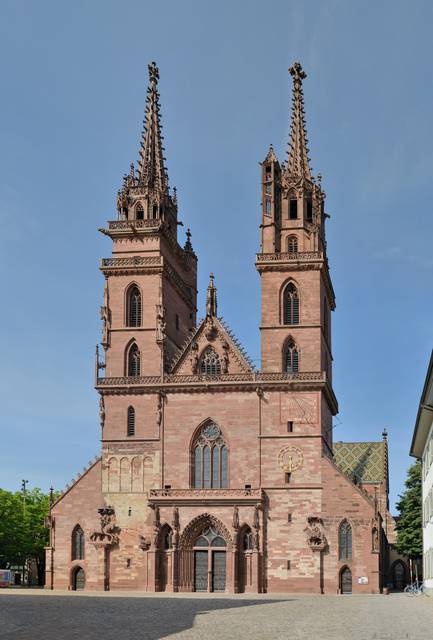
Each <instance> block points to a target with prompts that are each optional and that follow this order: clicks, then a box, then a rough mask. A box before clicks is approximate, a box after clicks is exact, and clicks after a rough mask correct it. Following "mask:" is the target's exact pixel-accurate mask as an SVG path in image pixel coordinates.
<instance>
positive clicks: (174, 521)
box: [171, 507, 180, 549]
mask: <svg viewBox="0 0 433 640" xmlns="http://www.w3.org/2000/svg"><path fill="white" fill-rule="evenodd" d="M171 525H172V528H173V532H174V533H173V547H174V548H175V549H177V547H178V546H179V537H180V536H179V531H180V522H179V507H173V519H172V522H171Z"/></svg>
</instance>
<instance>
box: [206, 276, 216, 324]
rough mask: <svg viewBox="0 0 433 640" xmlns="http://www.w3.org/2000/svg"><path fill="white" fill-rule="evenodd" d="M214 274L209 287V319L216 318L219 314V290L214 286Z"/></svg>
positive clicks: (207, 309)
mask: <svg viewBox="0 0 433 640" xmlns="http://www.w3.org/2000/svg"><path fill="white" fill-rule="evenodd" d="M214 277H215V276H214V274H213V273H211V274H210V276H209V285H208V288H207V298H206V315H207V316H209V317H211V318H212V317H213V318H214V317H216V314H217V290H216V287H215V284H214Z"/></svg>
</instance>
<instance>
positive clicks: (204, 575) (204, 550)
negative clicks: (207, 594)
mask: <svg viewBox="0 0 433 640" xmlns="http://www.w3.org/2000/svg"><path fill="white" fill-rule="evenodd" d="M226 547H227V543H226V541H225V540H224V538H223V537H222V536H220V535H219V533H218V532H217V531H216V530H215V529H214V528H213V527H212V526H207V527H206V528H205V529H204V530H203V531H202V532H201V534H200V535H199V536H198V538H197V540H196V541H195V543H194V591H216V592H221V591H225V590H226Z"/></svg>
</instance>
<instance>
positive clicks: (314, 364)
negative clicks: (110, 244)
mask: <svg viewBox="0 0 433 640" xmlns="http://www.w3.org/2000/svg"><path fill="white" fill-rule="evenodd" d="M289 73H290V75H291V76H292V79H293V98H292V119H291V130H290V140H289V146H288V152H287V160H286V162H285V163H282V164H281V165H280V163H279V161H278V159H277V157H276V155H275V152H274V150H273V148H272V145H271V146H270V148H269V152H268V154H267V156H266V158H265V160H264V161H263V163H262V220H261V253H259V254H258V255H257V262H256V266H257V269H258V271H259V274H260V276H261V291H262V295H261V308H262V313H261V327H260V329H261V354H262V372H263V373H277V372H281V371H283V372H285V373H286V374H287V375H288V376H289V377H292V378H293V380H294V381H297V387H298V389H300V390H302V389H303V388H307V385H308V386H309V387H310V388H311V384H312V381H313V380H314V378H316V379H317V381H318V382H319V380H320V384H321V385H322V386H324V387H326V389H327V391H328V394H327V395H328V396H329V399H330V400H331V399H332V400H331V402H327V403H326V405H325V407H324V406H322V435H323V436H324V437H325V439H326V441H327V443H328V445H329V446H330V447H331V446H332V442H331V432H332V430H331V413H335V410H336V402H334V401H335V397H334V396H333V392H332V387H331V383H332V351H331V318H330V312H331V311H333V310H334V309H335V297H334V291H333V288H332V284H331V280H330V276H329V269H328V261H327V256H326V240H325V220H326V218H327V217H328V216H327V214H325V210H324V202H325V193H324V192H323V191H322V188H321V176H320V174H319V175H318V176H317V178H316V179H315V178H314V177H313V175H312V172H311V168H310V164H309V158H308V147H307V133H306V127H305V114H304V97H303V88H302V82H303V80H305V78H306V74H305V73H304V71H303V69H302V67H301V65H300V64H299V62H295V63H294V65H293V66H292V67H291V68H290V69H289ZM307 374H308V375H307ZM307 379H308V382H307ZM330 404H333V405H334V406H333V407H332V408H331V407H330V406H329V405H330Z"/></svg>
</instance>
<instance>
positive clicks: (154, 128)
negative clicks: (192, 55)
mask: <svg viewBox="0 0 433 640" xmlns="http://www.w3.org/2000/svg"><path fill="white" fill-rule="evenodd" d="M148 69H149V86H148V88H147V98H146V112H145V116H144V120H143V133H142V139H141V145H140V154H139V155H140V157H139V161H138V183H139V185H141V186H145V187H147V188H148V189H149V190H151V191H152V192H154V193H157V194H158V196H159V197H161V196H166V197H168V178H167V171H166V169H165V166H164V154H163V151H164V150H163V146H162V135H161V123H160V113H159V112H160V106H159V93H158V80H159V70H158V67H157V66H156V63H155V62H151V63H150V64H149V65H148Z"/></svg>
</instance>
